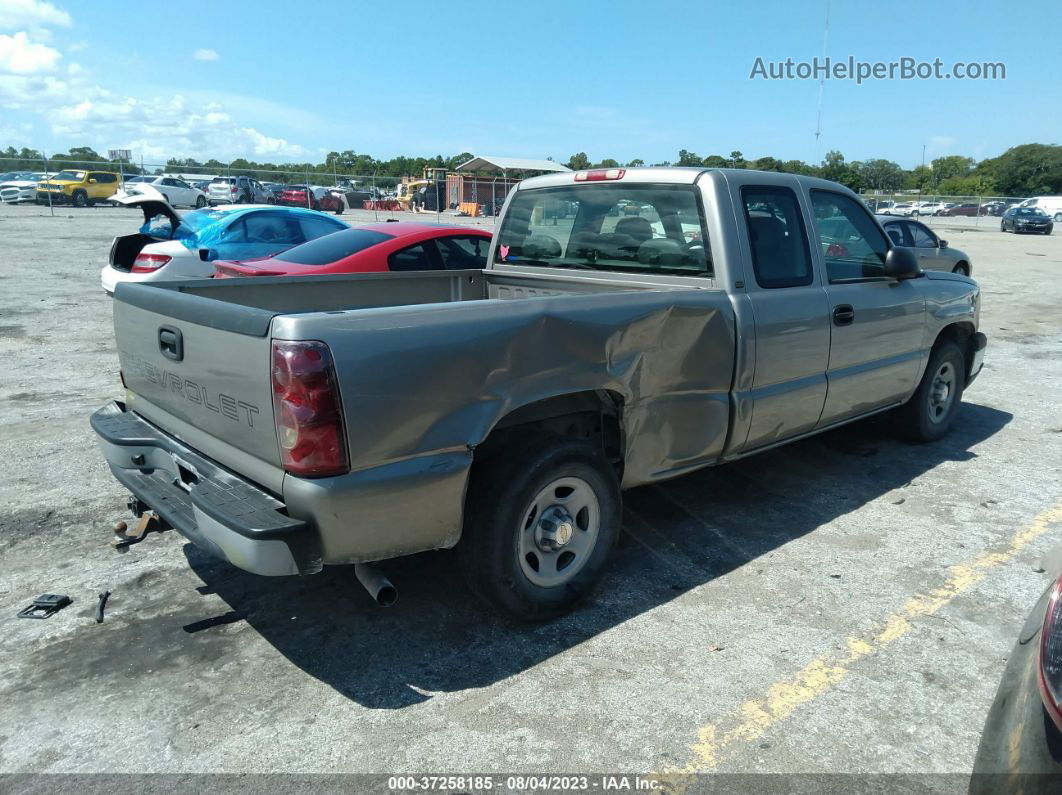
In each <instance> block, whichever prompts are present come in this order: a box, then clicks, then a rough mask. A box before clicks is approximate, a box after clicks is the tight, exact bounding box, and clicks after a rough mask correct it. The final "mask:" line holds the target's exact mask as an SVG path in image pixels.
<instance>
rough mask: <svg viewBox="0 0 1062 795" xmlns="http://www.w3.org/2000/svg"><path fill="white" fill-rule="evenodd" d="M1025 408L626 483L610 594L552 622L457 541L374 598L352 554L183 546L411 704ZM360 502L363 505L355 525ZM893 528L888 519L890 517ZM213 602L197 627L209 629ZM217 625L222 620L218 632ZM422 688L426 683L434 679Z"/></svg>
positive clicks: (352, 678)
mask: <svg viewBox="0 0 1062 795" xmlns="http://www.w3.org/2000/svg"><path fill="white" fill-rule="evenodd" d="M1011 418H1012V415H1010V414H1008V413H1006V412H1003V411H998V410H996V409H992V408H988V407H986V406H979V405H976V404H970V403H965V404H963V407H962V410H961V414H960V415H959V417H958V420H957V422H956V424H955V428H954V430H953V431H952V433H951V434H950V435H949V436H948V437H947V438H945V439H943V440H942V441H940V442H937V443H935V444H929V445H907V444H904V443H902V442H899V441H897V440H895V439H894V438H893V437H892V435H891V434H890V431H889V428H888V422H887V420H884V419H879V420H870V421H867V422H861V423H857V424H854V425H851V426H848V427H845V428H842V429H839V430H836V431H831V432H829V433H825V434H822V435H820V436H817V437H813V438H811V439H807V440H804V441H802V442H796V443H794V444H790V445H787V446H785V447H782V448H779V449H777V450H774V451H771V452H767V453H762V454H760V455H757V456H754V457H752V458H749V459H746V460H744V461H739V462H735V463H733V464H728V465H726V466H722V467H716V468H711V469H706V470H702V471H701V472H697V473H694V474H691V475H687V476H686V477H684V478H680V479H678V480H675V481H671V482H669V483H667V484H663V485H658V486H647V487H643V488H639V489H634V490H632V491H629V492H627V493H626V494H625V513H624V531H625V532H624V533H623V535H622V537H621V540H620V543H619V545H618V547H617V549H616V551H615V553H614V556H613V559H612V562H611V565H610V566H609V569H608V573H607V574H606V577H605V579H604V582H603V583H602V585H601V588H600V589H599V592H598V594H597V596H596V598H595V599H594V600H593V601H591V602H590V603H589V604H587V605H586V606H584V607H582V608H580V609H579V610H577V611H575V612H574V613H573V614H571V615H569V616H567V617H564V618H562V619H559V620H557V621H554V622H551V623H548V624H544V625H533V626H527V625H515V624H512V623H510V622H507V621H505V620H504V619H501V618H499V617H498V616H497V615H496V614H495V613H493V612H492V611H491V610H490V609H489V608H487V607H486V606H484V605H482V604H481V603H480V602H479V601H478V600H476V599H475V598H474V597H473V596H472V595H471V594H470V593H469V592H468V590H467V589H466V588H465V586H464V583H463V582H462V580H461V577H460V575H459V573H458V570H457V565H456V563H457V561H456V560H455V557H454V553H453V552H452V551H440V552H432V553H425V554H422V555H415V556H412V557H409V558H402V559H397V560H393V561H388V562H385V563H384V564H382V565H381V568H382V569H383V570H384V571H385V572H386V573H387V575H388V576H389V577H390V578H391V580H392V582H394V583H395V585H396V586H397V587H398V589H399V594H400V596H399V600H398V603H397V604H396V605H395V606H394V607H392V608H389V609H386V610H384V609H381V608H379V607H377V606H375V605H374V604H373V603H372V602H370V600H369V597H368V596H367V595H366V594H365V592H364V591H363V589H362V588H361V586H360V585H359V584H358V582H357V580H356V579H355V578H354V572H353V568H352V567H329V568H326V569H325V571H323V572H322V573H321V574H318V575H315V576H312V577H305V578H294V577H293V578H277V579H274V578H264V577H257V576H255V575H252V574H247V573H245V572H242V571H240V570H238V569H235V568H233V567H231V566H229V565H228V564H225V563H221V562H218V561H215V560H214V559H212V558H210V557H208V556H207V555H205V554H204V553H201V552H199V551H198V550H197V549H196V548H195V547H193V546H192V545H190V544H188V545H186V546H185V547H184V549H185V554H186V556H187V557H188V561H189V563H190V564H191V566H192V567H193V569H194V570H195V572H196V573H197V574H198V575H199V576H200V577H201V578H202V579H203V581H204V583H205V586H204V587H203V588H200V591H201V592H203V593H215V594H217V595H218V596H219V597H221V599H223V600H224V601H225V602H226V603H228V605H229V606H230V607H231V608H232V610H233V611H234V612H235V613H236V614H237V615H238V617H245V618H246V620H247V622H248V623H249V624H250V625H251V626H252V627H253V628H254V629H255V630H256V631H257V632H259V633H260V634H261V636H262V637H263V638H264V639H265V640H266V641H268V642H269V643H270V644H272V645H273V646H274V647H276V649H277V650H278V651H279V652H280V653H281V654H283V655H284V656H285V657H286V658H288V659H289V660H290V661H291V662H292V663H293V664H295V665H296V666H298V667H299V668H301V669H302V670H304V671H306V672H307V673H308V674H310V675H311V676H314V677H316V678H317V679H319V680H321V681H323V682H325V683H327V684H329V685H331V686H332V687H334V688H335V689H336V690H337V691H339V692H340V693H342V694H343V695H344V696H346V697H348V698H350V699H353V700H354V701H356V702H358V703H359V704H362V705H364V706H366V707H371V708H380V709H397V708H400V707H405V706H408V705H410V704H415V703H418V702H421V701H424V700H426V699H428V698H430V697H431V696H430V692H433V691H434V692H438V691H443V692H450V691H456V690H463V689H466V688H477V687H484V686H486V685H490V684H492V683H494V682H497V681H499V680H502V679H505V678H506V677H510V676H513V675H515V674H517V673H519V672H520V671H523V670H525V669H527V668H529V667H531V666H533V665H535V664H537V663H539V662H541V661H542V660H545V659H548V658H549V657H552V656H553V655H555V654H558V653H561V652H563V651H565V650H566V649H570V648H572V647H573V646H576V645H578V644H579V643H581V642H583V641H584V640H586V639H588V638H590V637H593V636H594V635H597V634H598V633H600V632H603V631H606V630H608V629H609V628H611V627H613V626H616V625H617V624H620V623H622V622H624V621H627V620H629V619H630V618H632V617H634V616H637V615H639V614H641V613H644V612H645V611H648V610H652V609H653V608H654V607H657V606H659V605H661V604H664V603H666V602H668V601H669V600H671V599H674V598H675V597H676V596H678V595H680V594H682V593H685V592H686V591H688V590H690V589H692V588H695V587H697V586H699V585H702V584H704V583H706V582H709V581H711V580H713V579H715V578H716V577H719V576H722V575H724V574H726V573H727V572H729V571H731V570H733V569H735V568H737V567H739V566H742V565H744V564H746V563H748V562H749V561H752V560H754V559H756V558H757V557H759V556H760V555H763V554H764V553H766V552H769V551H771V550H773V549H776V548H778V547H780V546H782V545H783V544H785V543H787V542H788V541H791V540H793V539H796V538H800V537H801V536H803V535H805V534H807V533H810V532H811V531H813V530H815V529H816V528H818V527H820V526H822V525H825V524H827V523H829V522H830V521H832V520H833V519H835V518H836V517H838V516H840V515H843V514H846V513H849V512H851V511H853V510H855V509H857V508H859V507H860V506H862V505H864V504H865V503H867V502H870V501H872V500H874V499H876V498H878V497H881V496H882V495H884V494H886V493H888V492H889V491H891V490H893V489H896V488H899V487H902V486H903V485H905V484H906V483H908V482H909V481H911V480H912V479H914V478H916V477H918V476H920V475H922V474H923V473H925V472H927V471H929V470H931V469H933V468H934V467H935V466H937V465H938V464H940V463H942V462H945V461H967V460H970V459H972V458H975V457H976V453H974V452H973V448H974V447H975V446H976V445H978V444H979V443H981V442H983V441H984V440H985V439H988V438H989V437H991V436H992V435H994V434H995V433H997V432H998V431H999V430H1000V429H1002V428H1003V427H1004V426H1005V425H1006V424H1007V423H1008V422H1009V421H1010V420H1011ZM356 525H357V517H351V529H352V532H356ZM878 530H879V531H880V532H887V531H888V528H886V527H882V528H878ZM230 615H231V614H226V615H225V616H223V617H222V618H221V619H212V618H211V617H209V616H205V617H204V618H203V620H201V621H199V622H197V623H196V624H195V625H192V629H191V630H189V631H192V630H200V631H202V630H209V627H211V626H213V625H214V624H213V622H214V621H217V623H227V621H228V618H229V616H230ZM203 634H207V635H208V634H210V632H209V631H205V632H204V633H203ZM420 691H427V692H428V693H429V694H425V693H423V692H420Z"/></svg>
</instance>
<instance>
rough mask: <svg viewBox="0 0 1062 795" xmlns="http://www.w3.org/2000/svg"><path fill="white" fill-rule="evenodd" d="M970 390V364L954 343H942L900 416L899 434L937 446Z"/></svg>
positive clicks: (930, 359)
mask: <svg viewBox="0 0 1062 795" xmlns="http://www.w3.org/2000/svg"><path fill="white" fill-rule="evenodd" d="M965 387H966V362H965V359H964V358H963V355H962V350H960V348H959V346H958V345H956V344H955V343H954V342H951V341H947V342H941V343H939V344H938V345H937V346H936V347H934V348H933V352H932V353H931V354H930V355H929V364H927V365H926V371H925V373H923V374H922V381H921V382H920V383H919V384H918V389H916V390H915V393H914V395H912V396H911V399H910V400H909V401H907V403H906V404H904V405H903V406H901V407H900V408H899V409H898V410H897V412H896V420H897V423H898V430H899V432H900V433H901V435H903V436H904V437H905V438H907V439H909V440H910V441H912V442H935V441H937V440H938V439H940V438H942V437H943V436H944V435H945V434H947V432H948V431H949V430H950V429H951V426H952V423H953V422H954V421H955V415H956V414H958V412H959V404H960V403H962V392H963V389H964V388H965Z"/></svg>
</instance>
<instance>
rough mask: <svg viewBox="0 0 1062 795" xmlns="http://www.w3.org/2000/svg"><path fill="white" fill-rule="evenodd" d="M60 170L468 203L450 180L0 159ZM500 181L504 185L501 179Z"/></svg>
mask: <svg viewBox="0 0 1062 795" xmlns="http://www.w3.org/2000/svg"><path fill="white" fill-rule="evenodd" d="M62 170H78V171H108V172H114V173H117V174H119V175H121V180H122V181H123V182H124V181H125V180H126V179H128V178H130V177H134V176H141V175H148V176H166V177H175V178H178V179H181V180H183V181H185V182H188V183H190V184H195V183H201V182H206V181H210V180H212V179H214V178H216V177H250V178H252V179H255V180H258V181H259V182H261V183H263V184H264V185H266V186H267V187H275V186H287V185H308V186H311V187H324V188H333V187H340V188H346V189H348V190H353V191H359V192H365V193H367V194H368V195H369V197H370V199H369V201H371V202H372V203H373V205H374V206H371V207H369V208H368V209H378V210H380V211H384V212H386V211H390V212H391V213H394V212H397V211H400V210H399V205H398V204H397V199H396V198H395V197H396V196H397V195H398V194H399V193H400V192H401V191H402V185H403V183H410V182H417V183H420V187H421V188H422V190H421V193H420V194H419V201H418V200H417V199H415V198H413V197H407V198H409V199H410V200H409V201H405V202H404V206H403V209H404V207H405V206H408V207H410V208H411V209H413V210H414V211H427V212H433V213H435V214H436V215H439V214H441V213H442V212H445V211H448V210H457V209H458V204H459V203H461V202H463V201H465V199H464V197H463V196H462V193H461V191H459V190H458V189H457V187H456V186H455V185H453V184H452V183H451V181H450V180H449V179H448V180H447V181H446V182H442V181H432V182H430V183H428V184H424V183H425V181H424V180H423V179H422V178H421V176H420V175H409V176H407V177H396V176H392V175H389V174H378V173H377V174H345V173H342V172H340V171H338V170H337V169H332V170H327V169H324V168H322V167H321V166H317V167H313V168H307V167H304V168H302V169H298V168H291V169H262V168H240V167H234V166H232V164H231V163H230V164H221V163H218V162H216V161H212V162H210V163H208V164H204V165H183V166H178V165H174V164H166V163H146V162H143V161H141V162H139V163H131V162H127V161H109V160H71V159H64V158H47V157H46V158H42V159H32V158H21V157H6V156H5V157H0V174H7V173H10V172H29V173H44V174H55V173H58V172H59V171H62ZM498 179H499V180H500V178H498ZM512 184H515V183H514V181H512V180H508V181H506V185H505V191H504V192H500V196H499V198H501V199H504V197H505V193H507V192H508V189H509V188H510V187H511V185H512ZM46 193H47V192H46ZM473 193H474V190H473ZM429 194H430V195H429ZM48 199H49V204H50V203H51V195H50V193H49V194H48ZM307 201H308V202H309V196H307ZM376 205H378V206H376ZM477 208H478V205H477ZM355 209H360V208H355ZM495 209H496V206H495V203H494V202H492V203H491V207H490V213H489V214H490V215H493V214H494V211H495Z"/></svg>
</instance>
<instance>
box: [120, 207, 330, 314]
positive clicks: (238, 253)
mask: <svg viewBox="0 0 1062 795" xmlns="http://www.w3.org/2000/svg"><path fill="white" fill-rule="evenodd" d="M115 203H116V204H118V205H120V206H125V207H133V208H136V209H139V210H141V211H142V212H143V214H144V224H143V226H141V227H140V229H139V231H138V232H136V234H132V235H119V236H118V237H116V238H114V241H113V242H112V243H111V252H110V256H109V257H108V261H107V265H106V266H105V267H104V268H103V270H102V271H101V273H100V279H101V282H102V284H103V289H104V290H105V291H106V292H107V293H108V294H109V295H113V294H114V290H115V288H116V287H117V286H118V284H120V283H121V282H150V281H174V280H180V279H198V278H209V277H211V276H213V275H214V266H213V264H212V262H213V261H214V260H216V259H224V260H247V259H253V258H255V257H269V256H272V255H273V254H279V253H280V252H281V251H284V250H285V249H288V248H291V247H292V246H297V245H299V244H300V243H306V242H308V241H310V240H316V239H317V238H319V237H322V236H324V235H329V234H331V233H332V232H338V231H339V230H341V229H349V228H350V227H349V226H348V225H347V224H345V223H343V222H342V221H340V220H338V219H336V218H335V217H333V216H331V215H325V214H324V213H319V212H316V211H314V210H307V209H304V208H301V207H276V206H274V205H269V204H231V205H225V206H222V207H210V208H204V209H202V210H194V211H193V212H190V213H186V214H185V215H184V216H183V217H182V216H180V215H178V214H177V212H176V211H175V210H174V209H173V208H172V207H171V206H170V205H169V204H168V203H167V202H166V200H165V199H164V198H163V197H162V195H161V194H158V195H157V196H156V195H145V194H143V193H138V194H135V195H126V196H117V197H116V198H115Z"/></svg>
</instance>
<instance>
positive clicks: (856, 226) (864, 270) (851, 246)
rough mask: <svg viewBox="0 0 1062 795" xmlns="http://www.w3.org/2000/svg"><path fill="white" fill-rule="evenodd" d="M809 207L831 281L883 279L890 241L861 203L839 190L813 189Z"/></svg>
mask: <svg viewBox="0 0 1062 795" xmlns="http://www.w3.org/2000/svg"><path fill="white" fill-rule="evenodd" d="M811 206H812V209H813V210H814V211H815V226H816V230H817V233H818V237H819V245H820V246H821V248H822V256H823V259H824V261H825V263H826V274H827V276H828V277H829V280H830V282H831V283H832V282H845V281H858V280H861V279H874V278H884V276H885V255H886V253H887V252H888V250H889V244H888V241H887V239H886V237H885V235H884V234H882V231H881V229H880V228H879V227H878V225H877V224H876V223H874V219H873V218H871V217H870V215H869V214H868V213H867V211H866V210H865V209H864V208H863V206H862V204H860V203H859V202H858V201H856V200H855V199H853V198H851V197H850V196H845V195H844V194H841V193H833V192H831V191H825V190H813V191H811ZM839 230H841V233H840V235H839V236H836V237H835V236H834V235H835V234H837V233H838V231H839Z"/></svg>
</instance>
